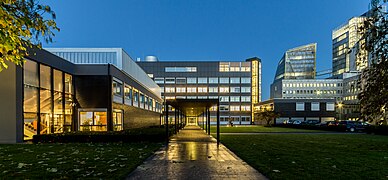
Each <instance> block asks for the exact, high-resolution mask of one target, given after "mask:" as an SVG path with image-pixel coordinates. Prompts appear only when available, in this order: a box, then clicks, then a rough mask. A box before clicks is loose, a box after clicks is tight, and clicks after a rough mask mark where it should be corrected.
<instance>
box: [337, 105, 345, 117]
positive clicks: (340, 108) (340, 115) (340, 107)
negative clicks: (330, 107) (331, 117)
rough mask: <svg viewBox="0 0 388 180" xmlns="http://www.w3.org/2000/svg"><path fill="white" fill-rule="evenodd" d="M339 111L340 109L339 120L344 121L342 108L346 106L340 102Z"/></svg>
mask: <svg viewBox="0 0 388 180" xmlns="http://www.w3.org/2000/svg"><path fill="white" fill-rule="evenodd" d="M337 106H338V109H339V111H340V112H339V120H341V119H342V107H343V106H344V104H342V102H339V103H338V105H337Z"/></svg>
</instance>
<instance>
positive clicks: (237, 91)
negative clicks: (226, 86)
mask: <svg viewBox="0 0 388 180" xmlns="http://www.w3.org/2000/svg"><path fill="white" fill-rule="evenodd" d="M230 92H232V93H239V92H240V87H230Z"/></svg>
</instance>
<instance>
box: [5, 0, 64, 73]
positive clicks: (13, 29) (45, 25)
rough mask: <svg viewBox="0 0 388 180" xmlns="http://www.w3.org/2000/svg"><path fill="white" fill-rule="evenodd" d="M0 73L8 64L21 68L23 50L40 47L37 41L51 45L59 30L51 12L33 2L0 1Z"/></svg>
mask: <svg viewBox="0 0 388 180" xmlns="http://www.w3.org/2000/svg"><path fill="white" fill-rule="evenodd" d="M0 6H1V7H0V71H2V70H3V69H4V68H7V67H8V65H7V64H8V63H15V64H16V65H23V63H24V61H25V60H24V58H25V57H26V56H28V52H27V48H33V47H38V48H41V41H42V40H44V41H45V42H47V43H49V42H52V37H54V36H55V34H54V31H59V28H58V27H57V25H56V23H55V21H54V19H55V13H54V12H53V11H52V10H51V8H50V7H49V6H47V5H42V4H39V3H38V2H37V1H36V0H1V2H0Z"/></svg>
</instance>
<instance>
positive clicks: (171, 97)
mask: <svg viewBox="0 0 388 180" xmlns="http://www.w3.org/2000/svg"><path fill="white" fill-rule="evenodd" d="M166 99H175V96H166Z"/></svg>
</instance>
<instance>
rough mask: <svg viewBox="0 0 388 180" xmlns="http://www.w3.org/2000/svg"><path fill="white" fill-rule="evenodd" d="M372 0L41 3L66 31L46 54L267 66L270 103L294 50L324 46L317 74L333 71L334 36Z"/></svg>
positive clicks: (48, 0) (265, 82) (266, 90)
mask: <svg viewBox="0 0 388 180" xmlns="http://www.w3.org/2000/svg"><path fill="white" fill-rule="evenodd" d="M369 2H370V1H368V0H277V1H275V0H266V1H264V0H241V1H236V0H207V1H205V0H160V1H158V0H109V1H108V0H41V3H43V4H47V5H50V6H51V8H52V9H53V10H54V11H55V12H56V15H57V19H56V21H57V24H58V26H59V27H60V28H61V31H60V32H59V33H57V35H56V37H55V38H54V42H53V43H51V44H44V47H122V48H124V49H125V51H126V52H127V53H129V54H130V56H131V57H132V58H134V59H136V58H137V57H140V58H142V59H143V58H144V56H146V55H156V56H158V57H159V59H160V60H161V61H163V60H176V61H185V60H224V61H243V60H245V59H247V58H249V57H253V56H257V57H260V58H261V59H262V63H263V70H262V72H263V74H262V77H263V85H262V88H263V90H262V91H263V100H265V99H267V98H269V86H270V84H271V83H272V80H273V77H274V74H275V71H276V66H277V63H278V61H279V59H280V58H281V57H282V55H283V53H284V51H286V50H287V49H290V48H293V47H296V46H300V45H304V44H308V43H313V42H316V43H318V52H317V70H318V71H319V70H324V69H330V68H331V58H332V55H331V32H332V30H333V29H334V28H336V27H337V26H339V25H341V24H343V23H344V22H345V21H346V20H348V19H349V18H351V17H353V16H358V15H360V14H362V13H364V12H366V11H367V10H368V4H369Z"/></svg>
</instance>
